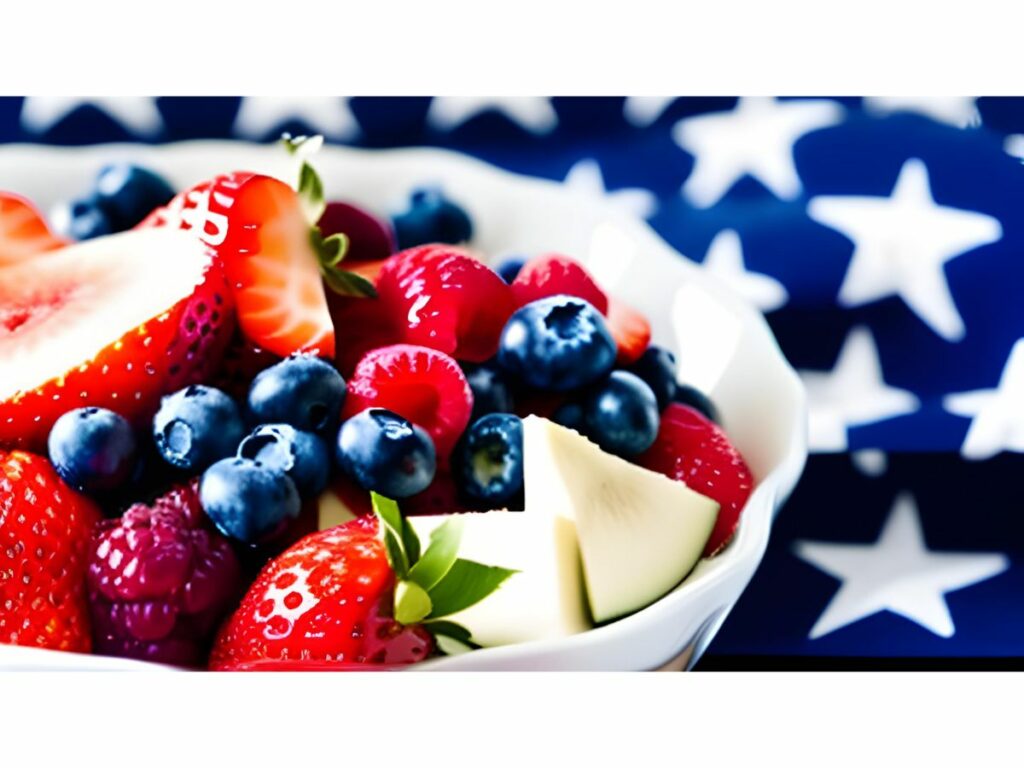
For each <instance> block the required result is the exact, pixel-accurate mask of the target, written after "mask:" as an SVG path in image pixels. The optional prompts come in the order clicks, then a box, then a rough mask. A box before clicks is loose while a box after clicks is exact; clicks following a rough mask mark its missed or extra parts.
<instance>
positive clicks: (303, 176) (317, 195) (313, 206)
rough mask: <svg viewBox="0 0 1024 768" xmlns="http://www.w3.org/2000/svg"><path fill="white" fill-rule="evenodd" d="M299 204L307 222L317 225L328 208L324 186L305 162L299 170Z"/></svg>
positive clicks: (311, 167)
mask: <svg viewBox="0 0 1024 768" xmlns="http://www.w3.org/2000/svg"><path fill="white" fill-rule="evenodd" d="M298 191H299V202H300V203H301V204H302V210H303V211H304V213H305V215H306V221H308V222H309V223H310V224H316V223H317V222H318V221H320V217H321V216H323V214H324V210H325V209H326V208H327V201H326V200H325V199H324V185H323V182H321V181H320V176H319V175H318V174H317V172H316V171H315V170H313V166H311V165H310V164H309V163H307V162H305V161H303V162H302V168H301V169H299V190H298Z"/></svg>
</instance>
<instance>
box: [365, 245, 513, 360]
mask: <svg viewBox="0 0 1024 768" xmlns="http://www.w3.org/2000/svg"><path fill="white" fill-rule="evenodd" d="M376 285H377V291H378V292H379V294H380V299H379V301H380V304H381V308H382V310H383V311H384V312H386V313H387V314H388V315H389V316H390V317H391V318H393V320H394V322H396V323H397V329H396V330H397V331H398V332H399V339H398V340H399V341H402V342H405V343H408V344H418V345H421V346H425V347H430V348H431V349H436V350H439V351H441V352H444V353H445V354H447V355H451V356H452V357H454V358H455V359H456V360H464V361H469V362H482V361H484V360H487V359H489V358H490V357H492V356H493V355H494V353H495V351H496V350H497V347H498V336H499V335H500V333H501V329H502V327H503V326H504V325H505V321H506V320H508V318H509V315H511V314H512V310H513V309H515V303H514V300H513V297H512V292H511V289H510V288H509V286H508V285H507V284H506V283H505V282H504V281H503V280H502V279H501V278H500V277H499V276H498V275H497V274H496V273H495V272H494V271H493V270H491V269H490V267H488V266H486V265H485V264H483V263H482V262H480V261H479V260H477V259H475V258H474V257H473V256H472V255H471V254H470V253H469V252H468V251H465V250H463V249H461V248H456V247H453V246H450V245H437V244H434V245H425V246H421V247H418V248H412V249H409V250H406V251H402V252H401V253H398V254H396V255H395V256H393V257H391V258H390V259H388V261H387V262H385V264H384V266H383V268H382V269H381V272H380V276H379V277H378V278H377V283H376Z"/></svg>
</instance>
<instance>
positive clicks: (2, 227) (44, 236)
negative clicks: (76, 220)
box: [0, 192, 68, 266]
mask: <svg viewBox="0 0 1024 768" xmlns="http://www.w3.org/2000/svg"><path fill="white" fill-rule="evenodd" d="M67 243H68V241H67V240H64V239H63V238H61V237H58V236H57V235H55V234H53V233H52V232H50V228H49V227H48V226H47V225H46V219H44V218H43V215H42V214H41V213H39V211H38V210H37V209H36V207H35V206H34V205H32V203H30V202H29V201H28V200H27V199H26V198H24V197H22V196H21V195H16V194H14V193H13V192H0V266H3V265H6V264H14V263H16V262H19V261H22V260H24V259H27V258H29V257H31V256H35V255H36V254H38V253H43V252H44V251H52V250H54V249H56V248H61V247H63V246H65V245H67Z"/></svg>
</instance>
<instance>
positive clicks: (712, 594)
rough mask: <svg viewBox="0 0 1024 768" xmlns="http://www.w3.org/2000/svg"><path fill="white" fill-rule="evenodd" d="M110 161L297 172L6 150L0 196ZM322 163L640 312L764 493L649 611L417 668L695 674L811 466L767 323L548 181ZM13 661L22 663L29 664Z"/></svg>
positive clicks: (328, 172) (176, 171)
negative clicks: (593, 285) (448, 216)
mask: <svg viewBox="0 0 1024 768" xmlns="http://www.w3.org/2000/svg"><path fill="white" fill-rule="evenodd" d="M118 159H131V160H134V161H137V162H143V163H146V164H148V165H150V166H151V167H153V168H155V169H156V170H158V171H160V172H161V173H163V174H165V175H166V176H167V177H168V178H169V179H170V180H171V181H172V183H173V184H174V185H175V186H176V187H178V188H187V187H189V186H191V185H192V184H194V183H196V182H198V181H200V180H202V179H204V178H208V177H209V176H212V175H215V174H217V173H222V172H224V171H225V170H226V169H230V168H236V167H244V168H248V169H251V170H255V171H259V172H263V173H269V174H272V175H275V176H278V177H280V178H284V179H291V178H292V176H293V175H294V174H295V173H296V172H297V167H296V165H295V160H294V159H292V158H288V157H287V156H286V155H285V154H284V153H283V152H281V151H280V149H279V148H277V147H276V146H270V145H249V144H242V143H238V142H217V141H201V142H184V143H180V144H170V145H162V146H139V145H99V146H93V147H85V148H51V147H39V146H35V145H8V146H5V147H0V187H9V188H11V189H13V190H15V191H18V192H20V193H22V194H26V195H28V196H29V197H31V198H32V199H34V200H36V201H37V202H38V203H39V204H40V205H42V206H44V207H46V206H51V205H53V204H56V203H57V202H58V199H57V195H58V194H60V193H59V192H58V190H61V191H66V190H72V191H74V190H79V189H85V188H87V186H88V185H89V183H90V181H91V178H92V176H93V175H94V174H95V172H96V170H97V169H98V168H99V167H100V165H101V164H103V163H106V162H111V161H113V160H118ZM316 164H317V167H318V169H319V170H320V173H321V175H322V177H323V179H324V182H325V188H326V192H327V194H328V196H329V197H334V198H343V199H349V200H352V201H358V202H359V203H360V204H361V205H363V206H365V207H367V208H368V209H370V210H373V211H376V212H377V213H379V214H381V215H384V214H386V213H387V212H389V211H393V210H395V209H396V208H397V207H399V206H400V205H401V203H402V201H403V199H404V198H405V196H406V195H407V194H408V191H409V189H410V188H411V187H413V186H416V185H421V184H423V183H438V184H440V185H442V186H444V187H445V189H446V192H447V193H448V194H450V195H451V196H452V197H454V198H455V199H456V200H458V201H459V203H460V204H462V205H464V206H465V207H466V209H467V210H468V212H469V213H470V216H471V217H472V218H473V221H474V223H475V225H476V232H475V234H474V246H475V247H476V248H478V249H479V250H480V252H481V253H482V254H486V255H489V256H490V257H492V258H496V257H500V256H501V255H504V254H507V253H517V252H518V253H524V254H534V253H539V252H551V251H561V252H564V253H568V254H570V255H573V256H575V257H577V258H580V259H581V260H583V261H584V262H586V263H587V264H588V267H589V268H590V269H591V270H592V271H593V272H594V273H595V275H596V276H597V278H598V280H599V282H601V283H602V285H604V286H605V287H606V288H608V289H609V291H610V292H611V293H612V294H614V295H615V296H616V297H617V298H619V299H621V300H623V301H625V302H627V303H629V304H632V305H634V306H637V307H638V308H641V309H643V310H644V312H645V313H646V314H647V315H648V317H649V319H650V320H651V324H652V330H653V334H654V339H655V341H656V342H658V343H660V344H663V345H666V346H668V347H670V348H672V349H674V350H675V351H676V353H677V356H678V358H679V362H680V378H681V379H682V380H685V381H687V382H688V383H692V384H695V385H697V386H700V387H701V388H702V389H704V390H705V391H708V392H709V393H710V394H711V396H712V397H713V398H714V400H715V401H716V403H717V405H718V406H719V409H720V411H721V413H722V419H723V425H724V427H725V429H726V430H727V431H728V432H729V435H730V438H731V439H732V440H733V441H734V442H735V443H736V445H737V446H738V448H739V449H740V451H741V452H742V453H743V454H744V456H745V458H746V459H747V461H748V463H749V464H750V466H751V469H752V470H753V472H754V474H755V477H756V479H757V481H758V485H757V488H756V489H755V492H754V493H753V495H752V496H751V498H750V501H749V502H748V504H747V508H746V509H745V510H744V514H743V519H742V523H741V525H740V528H739V531H738V533H737V536H736V537H735V539H734V540H733V542H732V543H731V544H730V546H729V547H728V549H727V550H726V551H725V552H724V553H722V554H721V555H720V556H718V557H716V558H715V559H714V560H710V561H703V562H702V563H701V564H700V565H699V566H698V567H697V569H695V571H694V573H693V574H691V576H690V577H689V578H688V579H687V580H686V581H685V582H684V583H683V584H681V585H680V586H679V587H677V588H676V589H675V590H674V591H673V592H672V593H670V594H669V595H667V596H666V597H665V598H663V599H662V600H659V601H658V602H657V603H655V604H653V605H651V606H649V607H648V608H646V609H644V610H642V611H640V612H638V613H636V614H634V615H632V616H629V617H627V618H625V619H622V620H619V621H617V622H615V623H613V624H609V625H607V626H603V627H599V628H597V629H594V630H592V631H589V632H586V633H583V634H580V635H576V636H573V637H569V638H564V639H561V640H556V641H538V642H535V643H525V644H522V645H516V646H509V647H504V648H493V649H486V650H481V651H476V652H474V653H472V654H465V655H462V656H456V657H448V658H444V659H440V660H437V661H433V662H428V663H425V664H421V665H417V668H423V669H559V670H564V669H594V670H608V669H654V668H657V667H660V666H662V665H664V664H666V663H667V662H669V661H671V660H673V659H676V658H677V657H680V655H682V656H683V657H684V661H685V662H686V663H688V664H692V663H693V662H694V661H695V660H696V659H697V658H698V657H699V655H700V653H701V652H702V651H703V649H704V648H705V647H706V645H707V643H708V642H709V641H710V638H711V637H712V636H713V635H714V633H715V632H716V631H717V629H718V627H719V626H720V625H721V622H722V621H723V620H724V618H725V616H726V615H727V614H728V612H729V610H731V608H732V606H733V604H734V603H735V602H736V600H737V599H738V597H739V595H740V593H741V592H742V591H743V589H744V588H745V587H746V585H747V583H748V582H749V580H750V578H751V577H752V576H753V573H754V571H755V569H756V568H757V565H758V564H759V563H760V560H761V558H762V556H763V554H764V551H765V548H766V547H767V542H768V535H769V532H770V528H771V521H772V518H773V516H774V514H775V512H776V511H777V509H778V507H779V505H780V504H781V503H782V501H784V500H785V498H786V497H788V495H789V493H790V492H791V491H792V489H793V487H794V486H795V485H796V482H797V480H798V478H799V476H800V473H801V471H802V469H803V465H804V462H805V460H806V402H805V396H804V390H803V387H802V385H801V384H800V381H799V377H798V376H797V375H796V373H795V371H793V369H792V368H791V367H790V366H789V364H788V363H787V361H786V359H785V357H784V355H783V354H782V352H781V350H780V349H779V347H778V344H777V343H776V341H775V339H774V337H773V335H772V334H771V331H770V330H769V328H768V325H767V323H766V322H765V320H764V318H763V316H762V315H761V314H760V313H759V312H757V311H756V310H755V309H753V308H752V307H751V306H749V305H748V304H746V303H745V302H744V301H743V300H741V299H740V298H739V297H737V296H736V295H735V294H733V293H732V292H731V291H729V290H728V289H727V288H726V287H725V286H723V285H722V284H721V283H719V282H718V281H717V280H716V279H715V278H714V277H713V276H712V275H710V274H707V273H705V272H704V271H703V270H702V269H701V268H700V267H699V266H697V265H695V264H694V263H692V262H690V261H688V260H686V259H685V258H682V257H681V256H680V255H679V254H678V253H677V252H676V251H674V250H673V249H672V248H671V247H670V246H669V245H668V244H667V243H665V242H664V241H663V240H662V239H661V238H660V237H659V236H658V235H657V234H656V233H655V232H654V231H653V230H652V229H651V228H650V227H648V226H647V225H646V224H644V223H642V222H639V221H636V220H634V219H632V218H629V217H627V216H624V215H622V214H621V213H620V212H619V211H617V210H616V209H614V208H613V207H612V206H610V205H608V204H607V203H606V202H605V201H603V200H601V199H595V198H591V197H581V196H580V195H578V194H576V193H574V192H571V191H569V190H567V189H566V188H565V187H564V186H563V185H561V184H559V183H557V182H551V181H546V180H543V179H536V178H532V177H525V176H519V175H517V174H513V173H510V172H507V171H502V170H500V169H497V168H494V167H493V166H490V165H488V164H486V163H483V162H481V161H478V160H474V159H472V158H469V157H466V156H464V155H460V154H456V153H453V152H448V151H444V150H435V149H399V150H357V149H348V148H342V147H333V146H328V147H325V148H324V149H323V150H322V151H321V152H320V154H318V155H317V158H316ZM8 650H9V649H8V648H3V647H0V668H4V667H7V668H9V667H10V666H11V665H12V663H14V662H13V660H12V657H11V656H10V655H9V654H8ZM687 654H688V655H687ZM47 655H48V656H57V654H47ZM62 656H67V657H69V658H68V659H67V662H68V667H70V668H85V667H88V668H105V669H109V668H112V664H113V665H114V666H116V662H112V660H109V659H106V660H103V661H102V662H96V663H86V662H88V661H91V660H92V659H96V658H97V657H81V656H71V655H69V654H62ZM21 659H22V662H20V663H19V664H18V665H22V664H23V663H24V655H22V657H21ZM45 665H46V666H48V667H49V668H57V667H60V666H61V660H60V659H57V658H49V659H48V660H47V661H46V662H45ZM125 666H126V667H132V668H135V666H136V665H132V664H128V665H125Z"/></svg>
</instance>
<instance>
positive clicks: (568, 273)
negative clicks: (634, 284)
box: [512, 254, 608, 315]
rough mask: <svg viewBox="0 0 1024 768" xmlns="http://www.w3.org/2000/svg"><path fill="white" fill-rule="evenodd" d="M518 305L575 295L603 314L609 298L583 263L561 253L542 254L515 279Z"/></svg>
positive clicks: (529, 263)
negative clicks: (550, 297)
mask: <svg viewBox="0 0 1024 768" xmlns="http://www.w3.org/2000/svg"><path fill="white" fill-rule="evenodd" d="M512 293H513V294H514V295H515V297H516V304H517V306H520V307H521V306H523V305H524V304H529V303H530V302H532V301H536V300H537V299H543V298H547V297H548V296H558V295H566V296H575V297H576V298H578V299H584V300H586V301H587V302H589V303H590V304H591V305H592V306H593V307H594V308H595V309H596V310H597V311H598V312H600V313H601V314H602V315H603V314H605V313H606V312H607V311H608V297H607V295H605V292H604V291H603V290H601V287H600V286H599V285H598V284H597V282H596V281H595V280H594V278H593V277H591V276H590V273H589V272H587V270H586V269H584V267H583V265H582V264H580V263H579V262H578V261H576V260H575V259H570V258H569V257H568V256H561V255H559V254H549V255H547V256H539V257H537V258H535V259H531V260H530V261H528V262H526V264H525V265H524V266H523V268H522V269H521V270H520V271H519V274H518V275H516V279H515V280H514V281H512Z"/></svg>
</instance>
